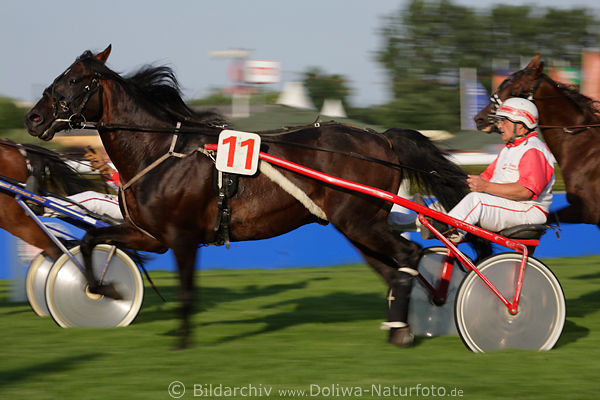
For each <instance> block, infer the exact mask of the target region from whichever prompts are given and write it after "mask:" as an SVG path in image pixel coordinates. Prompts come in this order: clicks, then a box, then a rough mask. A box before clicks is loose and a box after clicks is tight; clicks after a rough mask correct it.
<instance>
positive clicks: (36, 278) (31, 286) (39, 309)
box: [25, 253, 54, 317]
mask: <svg viewBox="0 0 600 400" xmlns="http://www.w3.org/2000/svg"><path fill="white" fill-rule="evenodd" d="M52 264H54V260H53V259H52V258H50V257H48V256H46V255H44V254H43V253H40V254H38V255H37V256H35V258H34V259H33V261H32V262H31V264H30V265H29V269H28V270H27V277H26V278H25V292H26V293H27V300H28V301H29V305H30V306H31V308H32V309H33V311H34V312H35V313H36V314H37V315H39V316H40V317H47V316H48V315H49V314H48V306H47V305H46V279H47V278H48V273H49V272H50V268H51V267H52Z"/></svg>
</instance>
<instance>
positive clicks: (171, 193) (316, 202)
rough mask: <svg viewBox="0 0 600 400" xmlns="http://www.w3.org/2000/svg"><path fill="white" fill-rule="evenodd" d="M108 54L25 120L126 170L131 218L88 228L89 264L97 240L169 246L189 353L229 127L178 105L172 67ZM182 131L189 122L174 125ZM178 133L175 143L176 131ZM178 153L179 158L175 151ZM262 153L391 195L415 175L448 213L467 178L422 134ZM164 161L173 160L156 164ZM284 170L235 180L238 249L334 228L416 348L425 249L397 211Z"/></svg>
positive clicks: (268, 143)
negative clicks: (91, 144) (413, 310)
mask: <svg viewBox="0 0 600 400" xmlns="http://www.w3.org/2000/svg"><path fill="white" fill-rule="evenodd" d="M109 53H110V46H109V47H108V48H107V49H106V50H104V51H103V52H100V53H98V54H96V55H94V54H92V53H91V52H89V51H87V52H85V53H83V54H82V55H81V56H80V57H79V58H78V59H77V60H76V61H75V62H74V63H73V64H72V65H71V66H70V67H69V68H68V69H67V70H66V71H65V72H64V73H62V74H61V75H60V76H58V77H57V78H56V80H55V81H54V82H53V83H52V85H51V86H50V87H48V88H47V89H46V90H45V91H44V94H43V97H42V99H41V100H40V101H39V102H38V103H37V104H36V105H35V106H34V107H33V109H32V110H31V111H30V112H29V113H28V114H27V115H26V117H25V120H26V125H27V127H28V130H29V133H30V134H31V135H34V136H38V137H40V138H41V139H43V140H50V139H52V137H53V136H54V133H55V132H57V131H59V130H61V129H65V128H67V127H68V124H69V120H70V122H71V123H76V122H78V121H83V120H84V119H85V120H87V121H93V122H94V124H93V125H94V126H95V127H96V128H97V130H98V132H99V133H100V137H101V139H102V142H103V144H104V147H105V149H106V152H107V153H108V155H109V157H110V159H111V160H112V162H113V163H114V164H115V166H116V167H117V169H118V171H119V173H120V178H121V185H122V189H121V208H122V211H123V214H124V215H125V216H126V222H125V223H124V224H123V225H120V226H115V227H109V228H102V229H99V230H96V231H90V232H89V233H88V235H86V236H85V237H84V239H83V242H82V254H83V255H84V261H85V264H86V267H87V268H90V263H91V259H90V257H89V255H90V251H91V249H92V248H93V247H94V246H95V245H96V244H97V243H111V244H117V245H119V246H122V247H126V248H135V249H139V250H147V251H156V250H164V248H165V247H168V248H170V249H172V250H173V252H174V255H175V258H176V261H177V265H178V272H179V278H180V285H181V302H182V303H181V304H182V316H183V322H182V331H181V334H182V341H181V344H182V345H185V344H186V343H187V339H188V335H189V331H190V312H191V310H192V303H193V285H194V283H193V282H194V279H193V276H194V263H195V259H196V252H197V249H198V246H199V245H203V244H214V243H219V242H221V241H222V238H221V236H220V233H222V232H223V229H218V230H216V229H215V227H216V226H218V225H219V223H218V222H217V221H221V224H220V226H221V227H223V226H224V225H226V224H224V219H226V216H225V215H224V214H223V213H222V212H220V211H219V208H218V206H217V204H218V203H219V196H218V193H217V191H216V190H215V185H214V181H215V180H214V175H215V165H214V161H213V159H212V158H211V155H210V154H207V153H206V152H205V151H204V147H203V146H204V145H205V144H212V143H216V141H217V136H218V134H219V133H220V132H221V131H222V129H223V128H222V126H219V125H221V124H222V123H223V121H221V120H220V119H219V118H218V116H214V115H197V114H195V113H194V112H192V111H191V110H190V109H189V108H188V107H187V106H186V105H185V103H184V102H183V100H182V99H181V96H180V92H179V89H178V85H177V81H176V80H175V78H174V76H173V74H172V72H171V70H170V69H168V68H166V67H145V68H143V69H142V70H141V71H139V72H137V73H135V74H134V75H132V76H130V77H121V76H120V75H118V74H117V73H115V72H113V71H112V70H110V69H109V68H107V67H106V65H105V62H106V59H107V58H108V56H109ZM178 123H181V126H179V127H178V128H177V129H176V126H178ZM176 130H177V131H179V132H180V133H179V134H178V135H174V132H175V131H176ZM392 147H393V149H392ZM170 150H172V151H173V153H168V152H169V151H170ZM263 151H267V152H268V153H270V154H272V155H275V156H279V157H282V158H284V159H288V160H290V161H293V162H296V163H299V164H302V165H306V166H308V167H310V168H313V169H316V170H319V171H323V172H325V173H329V174H331V175H334V176H339V177H342V178H344V179H348V180H351V181H356V182H359V183H363V184H366V185H370V186H373V187H377V188H380V189H384V190H387V191H389V192H393V193H395V192H396V191H397V190H398V187H399V184H400V182H401V179H402V178H403V176H408V177H410V178H411V179H412V180H413V181H419V182H421V183H422V184H424V186H425V187H428V188H429V189H431V192H432V193H433V194H435V195H436V196H437V198H438V199H439V200H440V201H441V202H442V204H444V205H445V206H446V207H452V205H454V204H456V202H458V201H459V200H460V199H461V198H462V197H463V195H464V194H465V192H466V184H465V181H464V174H463V172H462V171H461V170H460V169H459V168H458V167H456V166H455V165H454V164H452V163H450V162H449V161H447V159H446V158H445V157H444V154H443V153H442V152H440V151H439V150H438V149H437V148H436V147H435V146H433V145H432V144H431V143H430V142H429V141H428V140H427V139H426V138H425V137H424V136H422V135H420V134H419V133H418V132H415V131H404V130H389V131H387V132H385V133H384V134H376V133H371V132H367V131H365V130H362V129H358V128H355V127H350V126H346V125H342V124H323V125H322V126H311V127H307V128H305V129H298V130H294V131H292V132H289V133H286V134H284V135H280V136H269V137H265V138H264V140H263ZM166 154H172V156H167V157H166V158H165V159H164V161H162V162H157V160H159V159H160V158H161V157H163V156H164V155H166ZM177 154H179V156H177ZM373 159H377V160H379V161H378V162H373ZM399 164H400V165H401V166H400V165H399ZM145 169H147V171H146V172H144V170H145ZM277 171H278V172H279V173H280V174H281V175H282V176H283V177H285V179H286V180H287V181H288V182H289V183H275V182H274V181H273V180H272V178H269V177H267V175H266V174H265V173H263V172H259V173H257V174H255V175H254V176H241V177H239V182H238V185H237V191H235V193H230V195H231V197H230V198H228V199H227V203H228V206H229V208H230V209H231V210H232V212H231V216H230V222H229V224H228V232H229V233H228V237H229V238H230V239H231V241H243V240H256V239H264V238H269V237H273V236H277V235H281V234H283V233H286V232H288V231H291V230H293V229H295V228H297V227H299V226H302V225H305V224H308V223H312V222H319V223H327V222H328V223H331V224H333V225H334V226H335V227H336V228H337V229H338V230H339V231H340V232H341V233H342V234H344V235H345V236H346V237H347V238H348V240H350V242H351V243H352V244H353V245H354V246H356V248H357V249H358V250H359V251H360V252H361V253H362V255H363V256H364V258H365V260H366V261H367V262H368V263H369V265H370V266H371V267H373V268H374V269H375V270H376V271H377V272H378V273H379V274H380V275H381V276H382V277H383V279H384V280H385V282H386V283H387V285H388V286H389V288H390V296H389V303H390V305H391V306H390V307H389V309H388V319H389V321H390V322H392V323H391V324H390V327H391V331H390V341H391V342H393V343H395V344H399V345H406V344H408V343H410V340H409V338H410V331H409V329H408V327H407V326H406V324H405V322H406V318H407V316H406V314H407V310H408V308H407V306H408V297H409V293H410V289H411V285H412V281H413V277H414V275H415V269H416V268H417V264H418V261H419V257H420V255H421V248H420V246H419V245H418V244H416V243H414V242H411V241H409V240H406V239H404V238H403V237H401V236H400V235H399V234H397V233H394V232H393V231H392V230H391V229H390V227H389V226H388V224H387V216H388V213H389V211H390V208H391V204H390V203H388V202H385V201H383V200H380V199H376V198H373V197H369V196H366V195H362V194H358V193H354V192H350V191H347V190H342V189H339V188H337V187H334V186H331V185H327V184H323V183H320V182H317V181H315V180H312V179H311V178H308V177H305V176H302V175H298V174H295V173H292V172H289V171H285V170H277ZM403 174H404V175H403ZM290 184H293V186H294V187H295V189H294V190H296V191H298V192H302V193H303V194H304V196H305V198H308V199H309V200H310V202H311V203H312V206H311V208H313V209H317V210H320V211H321V212H322V213H317V214H319V216H317V215H315V213H312V212H310V211H309V210H308V207H306V206H305V205H303V204H302V203H301V202H300V201H299V200H298V199H297V198H296V197H294V196H293V195H291V194H290V193H288V192H290V191H291V192H293V191H294V190H289V187H288V188H287V191H286V190H284V189H283V188H282V185H288V186H289V185H290ZM324 245H325V246H326V244H324ZM89 279H90V287H91V288H92V289H91V290H93V291H96V292H98V293H103V294H109V295H112V296H118V294H117V293H113V292H111V288H110V287H109V285H103V286H100V285H99V284H98V283H97V282H94V281H93V277H92V276H91V274H90V275H89Z"/></svg>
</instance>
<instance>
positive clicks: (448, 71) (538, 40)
mask: <svg viewBox="0 0 600 400" xmlns="http://www.w3.org/2000/svg"><path fill="white" fill-rule="evenodd" d="M599 22H600V21H599V20H598V17H597V16H596V15H594V14H593V13H592V12H591V11H590V10H587V9H584V8H572V9H555V8H545V7H538V6H529V5H523V6H506V5H496V6H494V7H492V8H490V9H488V10H475V9H472V8H470V7H465V6H461V5H457V4H454V3H453V2H452V1H450V0H438V1H427V0H412V1H411V2H410V3H408V4H407V5H406V6H405V7H404V8H400V9H398V10H397V11H396V12H395V13H393V14H391V15H388V16H385V17H383V18H382V25H381V27H380V29H379V32H378V34H379V35H380V37H381V47H380V48H379V49H377V51H376V56H375V57H376V61H377V62H378V63H380V64H381V66H382V67H383V68H384V69H385V71H386V73H387V75H388V78H389V81H390V82H391V84H390V85H389V87H388V88H389V91H390V94H391V98H392V100H391V101H390V102H389V103H387V104H383V105H380V106H375V107H369V108H368V109H357V108H351V107H350V109H349V110H348V112H349V115H350V117H352V118H355V119H360V120H363V121H365V122H369V123H372V124H377V125H382V126H386V127H389V126H405V127H412V128H417V129H446V130H458V129H459V127H460V102H459V68H461V67H471V68H477V71H478V75H479V77H480V81H481V83H482V84H483V85H484V86H485V87H486V88H487V89H488V91H490V90H491V89H492V76H493V74H494V72H495V71H494V64H495V62H497V61H498V60H501V61H502V62H503V63H504V64H505V65H506V66H508V67H509V69H510V70H512V71H515V70H517V69H519V68H520V67H521V66H522V63H523V60H529V59H530V58H531V57H532V56H534V55H535V54H536V53H540V54H541V55H542V58H543V59H544V60H545V61H546V62H547V63H549V64H552V63H560V64H561V65H568V66H570V67H574V68H580V67H581V52H582V50H584V49H587V48H593V47H598V46H599V43H600V41H599V39H600V28H599V27H600V23H599ZM309 72H310V73H312V76H311V75H309V73H307V74H306V77H305V81H306V82H307V83H309V84H307V88H308V89H309V92H310V93H311V96H312V97H313V102H315V103H319V100H318V98H315V97H316V93H318V91H315V90H314V86H317V87H319V86H325V85H327V86H329V92H330V93H331V92H333V93H337V94H339V95H344V94H345V96H346V97H342V98H343V99H344V101H345V104H348V101H347V97H348V94H349V84H348V83H347V82H344V80H343V79H342V80H340V79H337V80H336V79H327V78H333V76H328V75H326V74H322V75H321V76H320V78H323V79H314V78H315V76H314V72H315V71H314V70H313V71H309ZM335 77H336V78H339V77H338V76H335ZM319 82H323V83H319ZM336 85H337V89H335V87H336ZM331 86H334V89H333V90H332V88H331ZM320 91H321V92H322V90H320ZM330 97H331V95H330ZM321 101H322V100H321Z"/></svg>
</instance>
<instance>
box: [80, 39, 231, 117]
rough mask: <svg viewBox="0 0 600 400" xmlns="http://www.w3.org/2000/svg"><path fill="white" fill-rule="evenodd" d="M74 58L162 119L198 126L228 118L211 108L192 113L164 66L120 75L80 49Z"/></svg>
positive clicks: (147, 66)
mask: <svg viewBox="0 0 600 400" xmlns="http://www.w3.org/2000/svg"><path fill="white" fill-rule="evenodd" d="M77 61H81V62H83V63H85V65H86V66H87V67H88V68H90V69H91V70H92V72H98V73H100V74H102V75H103V76H105V77H106V76H108V77H110V78H111V79H113V80H116V81H118V82H120V83H121V84H122V85H124V86H125V87H127V88H128V89H129V90H131V92H132V93H133V94H134V95H135V96H136V97H137V98H138V99H139V100H140V101H141V102H142V103H143V104H144V105H145V106H146V107H148V108H150V109H151V111H152V112H153V114H155V115H158V116H160V118H161V119H163V120H166V121H171V122H173V123H175V122H187V123H192V124H199V125H213V126H214V125H227V124H228V121H227V120H226V119H225V118H224V117H223V116H222V115H221V114H219V113H217V112H215V111H203V112H196V111H194V110H192V109H191V108H190V107H189V106H188V105H187V104H186V103H185V101H184V100H183V99H182V97H181V88H180V86H179V82H178V81H177V78H176V77H175V74H174V73H173V70H172V69H171V68H170V67H168V66H164V65H163V66H153V65H145V66H143V67H141V68H140V69H139V70H138V71H136V72H133V73H131V74H129V75H127V76H124V77H121V76H120V75H119V74H117V73H116V72H114V71H112V70H110V69H109V68H107V67H106V66H105V65H104V64H103V63H101V62H99V61H98V60H96V58H95V57H94V56H93V54H92V52H91V51H89V50H88V51H86V52H84V53H83V54H82V55H81V56H79V57H78V58H77Z"/></svg>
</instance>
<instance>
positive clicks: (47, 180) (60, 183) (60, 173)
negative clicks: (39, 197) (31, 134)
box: [20, 144, 105, 196]
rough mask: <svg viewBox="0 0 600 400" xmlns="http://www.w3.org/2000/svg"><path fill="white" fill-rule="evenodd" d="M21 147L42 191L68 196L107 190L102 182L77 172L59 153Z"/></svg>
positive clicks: (30, 146)
mask: <svg viewBox="0 0 600 400" xmlns="http://www.w3.org/2000/svg"><path fill="white" fill-rule="evenodd" d="M20 146H21V148H22V149H24V150H25V151H26V152H27V159H28V160H29V163H30V166H31V175H33V176H35V178H36V179H37V181H38V183H39V185H40V188H41V189H43V190H47V191H51V192H58V194H65V195H67V196H69V195H72V194H75V193H80V192H83V191H86V190H94V191H98V192H102V191H104V190H105V187H104V185H103V183H102V182H101V181H100V180H92V179H89V178H87V177H86V176H85V175H83V174H81V173H79V172H77V171H76V170H75V169H74V168H73V167H71V166H70V165H69V164H67V163H66V162H65V160H64V159H63V158H62V157H61V156H60V155H59V154H58V153H55V152H53V151H52V150H48V149H46V148H44V147H40V146H36V145H33V144H22V145H20Z"/></svg>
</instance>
